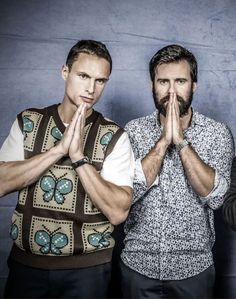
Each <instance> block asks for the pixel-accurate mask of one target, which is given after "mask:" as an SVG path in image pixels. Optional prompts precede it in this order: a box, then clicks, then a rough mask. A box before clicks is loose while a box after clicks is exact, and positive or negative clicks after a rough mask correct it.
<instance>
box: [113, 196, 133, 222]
mask: <svg viewBox="0 0 236 299" xmlns="http://www.w3.org/2000/svg"><path fill="white" fill-rule="evenodd" d="M131 203H132V196H127V199H126V201H125V204H124V205H123V206H120V207H117V208H113V209H111V210H110V213H109V215H108V219H109V221H110V223H111V224H112V225H119V224H121V223H123V222H124V221H125V220H126V219H127V217H128V215H129V210H130V207H131Z"/></svg>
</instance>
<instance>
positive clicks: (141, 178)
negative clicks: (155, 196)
mask: <svg viewBox="0 0 236 299" xmlns="http://www.w3.org/2000/svg"><path fill="white" fill-rule="evenodd" d="M134 182H135V183H141V184H145V186H147V181H146V177H145V174H144V172H143V167H142V163H141V158H140V159H137V160H136V161H135V175H134ZM158 182H159V176H158V175H157V176H156V178H155V181H154V182H153V183H152V185H151V186H149V188H148V189H150V188H151V187H152V186H155V185H158Z"/></svg>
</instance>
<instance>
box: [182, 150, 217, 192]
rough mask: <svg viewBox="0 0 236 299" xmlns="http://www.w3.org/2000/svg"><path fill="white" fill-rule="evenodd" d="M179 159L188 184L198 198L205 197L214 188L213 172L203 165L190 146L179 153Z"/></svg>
mask: <svg viewBox="0 0 236 299" xmlns="http://www.w3.org/2000/svg"><path fill="white" fill-rule="evenodd" d="M180 158H181V161H182V164H183V167H184V170H185V173H186V176H187V179H188V182H189V184H190V185H191V186H192V188H193V189H194V191H195V192H196V193H197V194H198V195H199V196H202V197H205V196H207V195H208V194H209V193H210V192H211V191H212V189H213V187H214V178H215V170H214V169H213V168H211V167H210V166H208V165H207V164H205V163H204V162H203V161H202V160H201V159H200V157H199V156H198V154H197V153H196V152H195V151H194V150H193V148H192V147H191V146H190V145H187V146H185V147H184V148H183V149H182V150H181V151H180Z"/></svg>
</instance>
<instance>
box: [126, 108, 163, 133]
mask: <svg viewBox="0 0 236 299" xmlns="http://www.w3.org/2000/svg"><path fill="white" fill-rule="evenodd" d="M156 114H157V112H156V111H155V112H153V113H152V114H150V115H147V116H144V117H140V118H136V119H133V120H131V121H129V122H128V123H127V124H126V126H125V130H126V131H127V132H128V134H131V133H132V132H133V133H137V132H139V131H145V130H150V129H151V128H153V127H154V126H155V125H156V119H157V115H156Z"/></svg>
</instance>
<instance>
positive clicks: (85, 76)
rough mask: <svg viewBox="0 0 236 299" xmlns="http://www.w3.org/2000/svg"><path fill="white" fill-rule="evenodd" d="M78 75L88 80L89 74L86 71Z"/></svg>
mask: <svg viewBox="0 0 236 299" xmlns="http://www.w3.org/2000/svg"><path fill="white" fill-rule="evenodd" d="M78 76H79V77H80V78H81V79H82V80H86V79H87V78H88V75H87V74H84V73H80V74H78Z"/></svg>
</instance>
